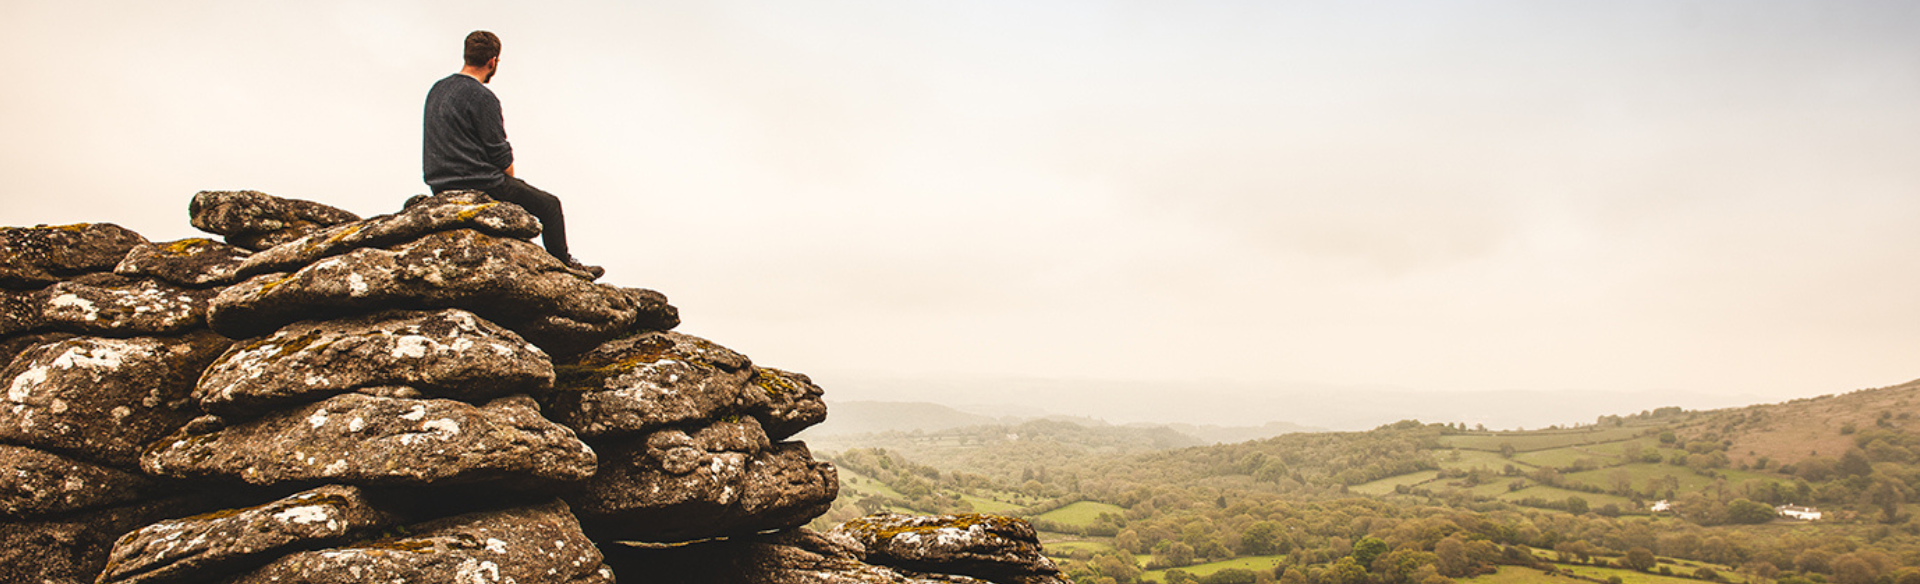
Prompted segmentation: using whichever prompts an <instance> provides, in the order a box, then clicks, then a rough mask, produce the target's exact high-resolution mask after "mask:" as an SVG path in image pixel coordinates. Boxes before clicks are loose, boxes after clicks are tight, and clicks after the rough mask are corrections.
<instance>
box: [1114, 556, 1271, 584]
mask: <svg viewBox="0 0 1920 584" xmlns="http://www.w3.org/2000/svg"><path fill="white" fill-rule="evenodd" d="M1286 557H1287V556H1285V555H1277V556H1247V557H1244V558H1234V559H1231V560H1224V561H1219V562H1213V563H1209V564H1195V565H1192V566H1187V567H1185V568H1176V569H1178V570H1185V571H1186V572H1187V573H1188V574H1193V575H1195V576H1205V575H1207V574H1212V573H1214V572H1218V571H1221V570H1225V569H1227V568H1240V569H1243V570H1253V571H1255V572H1260V571H1266V572H1268V573H1272V572H1273V568H1274V566H1278V565H1280V560H1283V559H1286ZM1166 579H1167V571H1166V570H1148V571H1146V572H1142V573H1141V574H1140V580H1141V581H1142V582H1144V581H1147V580H1153V581H1157V582H1164V581H1166Z"/></svg>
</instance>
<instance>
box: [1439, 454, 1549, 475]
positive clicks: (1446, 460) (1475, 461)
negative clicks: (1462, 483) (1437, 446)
mask: <svg viewBox="0 0 1920 584" xmlns="http://www.w3.org/2000/svg"><path fill="white" fill-rule="evenodd" d="M1454 453H1459V455H1460V457H1459V458H1458V459H1457V460H1456V459H1455V458H1454V456H1453V455H1454ZM1434 458H1436V459H1438V461H1439V463H1440V468H1444V469H1450V470H1473V469H1476V468H1484V469H1487V470H1491V471H1495V472H1499V471H1500V469H1504V468H1506V467H1507V465H1509V464H1511V465H1514V466H1517V467H1520V468H1531V466H1530V465H1528V464H1526V463H1523V462H1517V461H1514V460H1509V459H1507V458H1506V457H1503V456H1500V455H1499V454H1497V453H1493V452H1486V451H1481V450H1468V449H1461V450H1454V451H1452V452H1448V453H1445V454H1439V455H1436V456H1435V457H1434Z"/></svg>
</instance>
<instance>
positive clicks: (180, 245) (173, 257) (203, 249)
mask: <svg viewBox="0 0 1920 584" xmlns="http://www.w3.org/2000/svg"><path fill="white" fill-rule="evenodd" d="M246 258H247V250H244V249H241V248H238V247H234V246H232V245H228V244H224V243H220V242H218V241H214V240H211V239H207V238H204V237H196V238H193V239H182V240H179V241H168V242H162V243H143V244H140V245H138V246H135V247H134V248H133V251H130V252H127V257H126V259H122V260H120V264H119V265H117V266H114V267H113V273H115V274H120V275H122V276H133V277H149V278H158V279H161V280H165V281H167V282H171V283H173V284H176V285H180V286H186V287H188V288H205V287H208V286H224V285H227V284H232V283H234V282H238V281H240V262H241V261H242V260H245V259H246Z"/></svg>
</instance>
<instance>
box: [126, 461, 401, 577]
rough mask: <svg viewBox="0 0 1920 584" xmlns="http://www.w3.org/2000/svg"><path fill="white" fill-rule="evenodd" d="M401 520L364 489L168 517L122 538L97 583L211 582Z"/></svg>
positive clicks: (335, 489) (328, 490)
mask: <svg viewBox="0 0 1920 584" xmlns="http://www.w3.org/2000/svg"><path fill="white" fill-rule="evenodd" d="M396 519H397V517H396V516H394V515H393V514H392V513H389V512H387V511H383V510H381V509H378V508H376V507H375V506H374V505H373V504H372V503H371V502H369V501H368V499H367V497H366V495H365V493H363V492H362V491H361V490H360V489H359V488H357V487H351V486H343V485H327V486H323V487H319V488H316V489H310V490H307V491H303V492H300V493H296V494H294V495H291V496H288V497H285V498H282V499H279V500H276V501H272V502H269V503H265V504H261V505H255V506H252V507H247V508H242V509H229V510H225V511H218V512H213V513H206V514H201V515H195V516H192V517H184V518H180V519H169V520H166V521H161V522H158V523H154V524H151V525H148V526H146V527H142V528H140V529H137V530H134V531H133V532H131V533H128V534H126V535H125V536H122V537H120V539H119V540H118V541H116V542H115V543H114V546H113V550H112V552H111V553H110V554H109V556H108V562H107V566H106V569H105V570H104V571H103V572H102V573H101V575H100V579H99V584H161V583H165V582H208V581H212V580H214V579H215V578H218V577H221V576H227V575H231V574H233V573H236V572H239V571H242V570H246V569H251V568H257V567H259V566H260V565H263V564H265V563H267V562H268V561H271V560H274V559H276V558H278V557H280V556H281V555H284V554H286V553H288V552H294V551H301V550H303V549H311V548H315V547H321V546H325V545H334V544H340V543H345V542H346V541H347V540H348V539H349V538H351V537H357V536H360V535H361V534H366V533H369V532H371V531H373V530H376V529H379V528H383V527H386V526H388V525H391V524H393V523H395V521H396Z"/></svg>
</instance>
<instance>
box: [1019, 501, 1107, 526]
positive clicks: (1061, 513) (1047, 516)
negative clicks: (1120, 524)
mask: <svg viewBox="0 0 1920 584" xmlns="http://www.w3.org/2000/svg"><path fill="white" fill-rule="evenodd" d="M1126 512H1127V510H1126V508H1124V507H1121V506H1119V505H1109V504H1106V503H1096V502H1093V501H1078V502H1075V503H1072V504H1069V505H1067V506H1065V507H1061V508H1059V509H1054V510H1052V511H1048V512H1046V513H1041V514H1040V515H1039V516H1036V517H1034V519H1040V520H1045V521H1052V522H1054V523H1059V524H1061V525H1072V526H1075V527H1086V526H1088V525H1093V522H1094V520H1095V519H1097V518H1099V517H1100V514H1101V513H1112V514H1114V515H1121V514H1124V513H1126Z"/></svg>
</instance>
